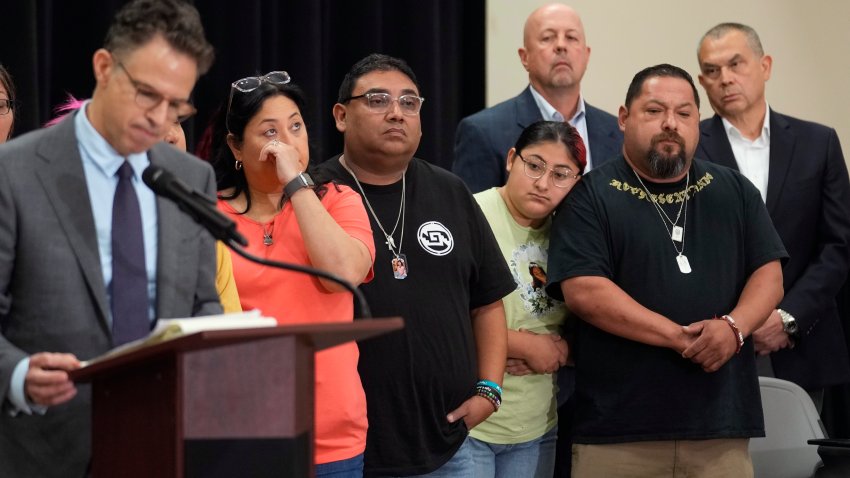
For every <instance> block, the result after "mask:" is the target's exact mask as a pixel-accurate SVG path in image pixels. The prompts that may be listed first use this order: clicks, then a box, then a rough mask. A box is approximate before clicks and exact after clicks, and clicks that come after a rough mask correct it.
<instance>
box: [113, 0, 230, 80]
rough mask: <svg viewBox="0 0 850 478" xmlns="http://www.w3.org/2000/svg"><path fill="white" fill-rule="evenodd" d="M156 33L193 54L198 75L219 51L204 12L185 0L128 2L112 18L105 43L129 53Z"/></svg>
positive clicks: (114, 52) (202, 72) (119, 50)
mask: <svg viewBox="0 0 850 478" xmlns="http://www.w3.org/2000/svg"><path fill="white" fill-rule="evenodd" d="M156 35H162V37H163V38H164V39H165V40H166V41H167V42H168V44H169V45H171V46H172V47H174V48H175V49H176V50H177V51H179V52H181V53H183V54H185V55H188V56H190V57H192V58H193V59H194V60H195V62H196V63H197V66H198V75H203V74H204V73H206V72H207V70H209V69H210V66H211V65H212V62H213V59H214V58H215V54H214V53H213V47H212V45H210V43H209V42H208V41H207V39H206V37H205V36H204V27H203V25H201V16H200V14H199V13H198V10H197V9H195V7H194V6H192V5H190V4H188V3H186V2H184V1H182V0H134V1H132V2H130V3H128V4H126V5H124V7H122V8H121V10H119V11H118V13H117V14H116V15H115V18H114V19H113V20H112V24H111V25H110V26H109V30H108V31H107V32H106V38H105V39H104V41H103V47H104V48H105V49H107V50H109V52H110V53H112V54H114V55H118V56H120V55H123V54H129V53H130V52H132V51H133V50H135V49H136V48H138V47H140V46H142V45H144V44H146V43H147V42H149V41H150V40H151V39H152V38H154V37H155V36H156Z"/></svg>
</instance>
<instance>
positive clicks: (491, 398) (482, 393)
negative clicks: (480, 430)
mask: <svg viewBox="0 0 850 478" xmlns="http://www.w3.org/2000/svg"><path fill="white" fill-rule="evenodd" d="M475 394H476V395H478V396H479V397H483V398H486V399H487V401H488V402H490V405H493V411H494V412H498V411H499V407H501V406H502V398H501V397H500V396H499V395H497V394H495V393H494V392H493V390H492V389H489V388H487V389H485V388H483V387H478V388H476V390H475Z"/></svg>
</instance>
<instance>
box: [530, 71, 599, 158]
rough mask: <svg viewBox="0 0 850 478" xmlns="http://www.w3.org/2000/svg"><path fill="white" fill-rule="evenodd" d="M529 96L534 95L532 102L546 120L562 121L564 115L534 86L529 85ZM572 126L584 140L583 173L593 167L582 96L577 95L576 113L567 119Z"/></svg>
mask: <svg viewBox="0 0 850 478" xmlns="http://www.w3.org/2000/svg"><path fill="white" fill-rule="evenodd" d="M529 88H530V89H531V96H532V97H534V102H535V103H537V108H538V109H539V110H540V115H541V116H543V119H544V120H546V121H564V115H562V114H561V113H559V112H558V110H556V109H555V107H554V106H552V105H550V104H549V102H548V101H546V99H545V98H543V95H541V94H540V93H538V92H537V90H535V89H534V86H532V85H529ZM567 122H568V123H569V124H570V125H571V126H572V127H573V128H575V129H577V130H578V134H579V136H581V139H582V141H584V146H585V149H586V150H587V167H586V168H584V173H585V174H587V172H588V171H590V170H591V169H593V162H592V161H591V159H590V142H589V141H588V138H587V115H586V114H585V107H584V98H583V97H581V96H579V98H578V108H577V109H576V114H574V115H573V117H572V118H570V120H569V121H567Z"/></svg>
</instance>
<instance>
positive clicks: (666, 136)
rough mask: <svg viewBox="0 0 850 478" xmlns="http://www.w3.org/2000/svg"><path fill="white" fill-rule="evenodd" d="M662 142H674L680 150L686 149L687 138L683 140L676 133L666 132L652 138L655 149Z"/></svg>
mask: <svg viewBox="0 0 850 478" xmlns="http://www.w3.org/2000/svg"><path fill="white" fill-rule="evenodd" d="M662 141H673V142H675V143H676V144H678V145H679V148H681V149H685V138H682V137H681V136H680V135H679V133H677V132H675V131H664V132H663V133H658V134H656V135H655V136H653V137H652V147H653V148H655V147H656V146H657V145H658V143H660V142H662Z"/></svg>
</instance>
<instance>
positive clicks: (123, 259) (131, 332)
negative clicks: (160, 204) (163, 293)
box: [111, 161, 150, 346]
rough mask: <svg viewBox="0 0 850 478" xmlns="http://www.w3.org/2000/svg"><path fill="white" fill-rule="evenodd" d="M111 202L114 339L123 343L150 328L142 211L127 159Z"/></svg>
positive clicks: (119, 172)
mask: <svg viewBox="0 0 850 478" xmlns="http://www.w3.org/2000/svg"><path fill="white" fill-rule="evenodd" d="M117 176H118V187H117V188H116V189H115V199H114V201H113V203H112V294H111V295H112V340H113V344H114V345H116V346H117V345H121V344H123V343H127V342H130V341H133V340H136V339H139V338H141V337H144V336H145V335H147V334H148V332H150V321H149V320H148V273H147V269H146V268H145V243H144V236H143V234H142V213H141V210H140V209H139V199H138V197H136V190H135V188H133V168H132V167H131V166H130V163H129V162H127V161H124V164H123V165H121V168H119V169H118V173H117Z"/></svg>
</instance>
